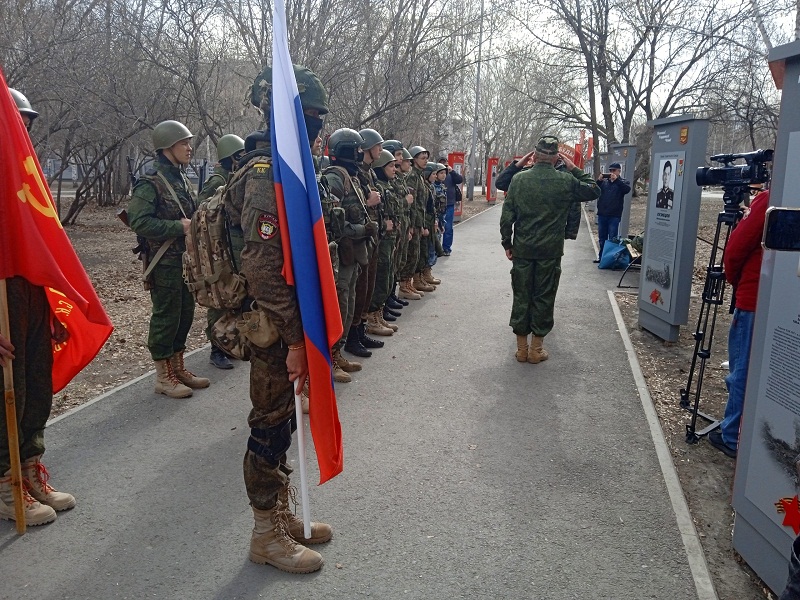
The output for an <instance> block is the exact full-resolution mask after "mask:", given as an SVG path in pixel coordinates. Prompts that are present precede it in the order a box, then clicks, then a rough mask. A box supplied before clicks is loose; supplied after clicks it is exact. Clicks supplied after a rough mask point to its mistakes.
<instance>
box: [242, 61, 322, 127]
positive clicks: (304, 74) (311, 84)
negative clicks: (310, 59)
mask: <svg viewBox="0 0 800 600" xmlns="http://www.w3.org/2000/svg"><path fill="white" fill-rule="evenodd" d="M292 67H294V78H295V79H296V80H297V91H298V92H300V103H301V104H302V105H303V108H304V109H307V108H316V109H317V110H318V111H319V114H320V115H325V114H328V92H326V91H325V87H324V86H323V85H322V82H321V81H320V80H319V77H317V76H316V74H315V73H314V72H313V71H312V70H311V69H309V68H308V67H304V66H302V65H292ZM271 93H272V67H267V68H265V69H264V70H263V71H262V72H261V73H260V74H259V75H258V77H256V79H255V81H254V82H253V87H252V88H251V90H250V102H252V104H253V106H255V107H256V108H260V109H262V110H265V111H266V108H265V107H266V106H269V97H270V94H271ZM265 101H266V105H265Z"/></svg>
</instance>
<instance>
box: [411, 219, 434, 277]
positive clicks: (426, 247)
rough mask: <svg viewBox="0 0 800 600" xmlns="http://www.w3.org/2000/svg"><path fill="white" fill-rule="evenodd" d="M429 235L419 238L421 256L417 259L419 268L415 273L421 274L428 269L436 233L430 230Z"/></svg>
mask: <svg viewBox="0 0 800 600" xmlns="http://www.w3.org/2000/svg"><path fill="white" fill-rule="evenodd" d="M428 231H429V233H428V235H425V236H422V237H421V238H419V256H418V257H417V266H416V267H415V268H414V273H421V272H422V271H424V270H425V268H426V267H428V266H429V265H428V255H429V254H430V251H431V245H432V244H433V243H434V241H433V240H434V238H435V237H436V233H435V232H434V230H433V229H428Z"/></svg>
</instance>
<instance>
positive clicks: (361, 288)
mask: <svg viewBox="0 0 800 600" xmlns="http://www.w3.org/2000/svg"><path fill="white" fill-rule="evenodd" d="M377 273H378V248H377V246H372V247H371V248H370V249H369V264H367V266H366V267H362V268H361V273H359V275H358V281H357V282H356V304H355V307H354V309H353V320H352V321H351V322H350V325H351V326H352V327H356V326H358V325H360V324H361V318H362V317H363V315H364V313H365V312H367V309H368V308H369V303H370V300H372V292H373V291H375V276H376V275H377ZM345 331H346V328H345Z"/></svg>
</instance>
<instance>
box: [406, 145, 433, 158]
mask: <svg viewBox="0 0 800 600" xmlns="http://www.w3.org/2000/svg"><path fill="white" fill-rule="evenodd" d="M421 152H427V154H428V155H429V156H430V152H428V151H427V150H425V148H423V147H422V146H411V149H410V150H409V153H410V154H411V157H412V158H416V157H417V154H420V153H421Z"/></svg>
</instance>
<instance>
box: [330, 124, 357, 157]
mask: <svg viewBox="0 0 800 600" xmlns="http://www.w3.org/2000/svg"><path fill="white" fill-rule="evenodd" d="M363 143H364V138H362V137H361V135H359V133H358V132H357V131H356V130H355V129H348V128H346V127H344V128H342V129H337V130H336V131H334V132H333V133H332V134H331V137H329V138H328V152H330V154H331V156H334V157H336V158H338V159H339V160H349V161H356V160H359V157H358V153H359V150H360V148H361V145H362V144H363Z"/></svg>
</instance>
